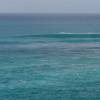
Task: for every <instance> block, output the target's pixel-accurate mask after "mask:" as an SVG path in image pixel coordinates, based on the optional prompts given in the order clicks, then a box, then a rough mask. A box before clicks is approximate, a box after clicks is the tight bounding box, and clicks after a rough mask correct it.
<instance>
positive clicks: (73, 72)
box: [0, 14, 100, 100]
mask: <svg viewBox="0 0 100 100" xmlns="http://www.w3.org/2000/svg"><path fill="white" fill-rule="evenodd" d="M0 100H100V15H92V14H91V15H89V14H88V15H82V14H81V15H77V14H76V15H73V14H69V15H66V14H1V15H0Z"/></svg>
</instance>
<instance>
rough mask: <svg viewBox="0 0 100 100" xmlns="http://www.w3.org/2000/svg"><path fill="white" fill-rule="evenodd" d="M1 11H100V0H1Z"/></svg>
mask: <svg viewBox="0 0 100 100" xmlns="http://www.w3.org/2000/svg"><path fill="white" fill-rule="evenodd" d="M0 12H1V13H2V12H4V13H5V12H7V13H9V12H10V13H11V12H23V13H26V12H28V13H31V12H33V13H100V0H0Z"/></svg>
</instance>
